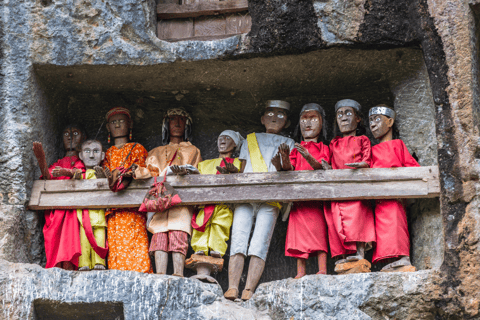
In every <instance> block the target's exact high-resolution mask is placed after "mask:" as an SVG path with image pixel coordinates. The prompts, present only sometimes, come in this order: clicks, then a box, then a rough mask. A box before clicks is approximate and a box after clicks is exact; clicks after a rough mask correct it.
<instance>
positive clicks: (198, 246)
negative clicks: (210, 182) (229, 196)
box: [187, 130, 244, 282]
mask: <svg viewBox="0 0 480 320" xmlns="http://www.w3.org/2000/svg"><path fill="white" fill-rule="evenodd" d="M243 140H244V138H243V137H242V136H241V135H240V133H238V132H235V131H232V130H225V131H223V132H222V133H220V135H219V136H218V140H217V146H218V153H219V157H218V158H216V159H210V160H204V161H202V162H200V163H199V164H198V171H200V174H230V173H238V172H239V171H240V167H241V161H240V159H238V158H232V154H233V152H234V151H239V150H240V148H241V147H242V143H243ZM232 222H233V212H232V209H231V208H230V206H229V205H226V204H217V205H214V204H213V205H205V206H203V207H202V208H201V209H200V211H199V212H198V214H194V215H193V217H192V227H193V231H192V240H191V245H192V248H193V250H194V251H195V254H194V255H192V256H191V257H190V258H189V259H188V260H187V267H191V268H193V269H196V271H197V275H196V276H193V277H194V278H196V279H199V280H202V281H209V282H216V280H215V279H214V278H212V277H211V276H210V273H211V271H215V270H217V269H218V268H219V266H222V267H223V259H222V257H223V256H224V255H225V252H226V251H227V241H228V239H229V237H230V227H231V226H232ZM207 256H210V257H211V258H210V259H208V258H205V257H207Z"/></svg>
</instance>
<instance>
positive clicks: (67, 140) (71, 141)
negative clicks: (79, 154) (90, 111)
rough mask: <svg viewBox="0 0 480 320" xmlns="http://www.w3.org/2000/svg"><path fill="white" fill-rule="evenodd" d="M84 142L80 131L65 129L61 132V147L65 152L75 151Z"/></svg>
mask: <svg viewBox="0 0 480 320" xmlns="http://www.w3.org/2000/svg"><path fill="white" fill-rule="evenodd" d="M83 140H84V137H83V135H82V131H81V130H80V129H77V128H74V127H73V128H67V129H65V131H63V147H64V148H65V150H77V148H79V147H80V144H81V143H82V141H83Z"/></svg>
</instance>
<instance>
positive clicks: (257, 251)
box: [224, 100, 295, 300]
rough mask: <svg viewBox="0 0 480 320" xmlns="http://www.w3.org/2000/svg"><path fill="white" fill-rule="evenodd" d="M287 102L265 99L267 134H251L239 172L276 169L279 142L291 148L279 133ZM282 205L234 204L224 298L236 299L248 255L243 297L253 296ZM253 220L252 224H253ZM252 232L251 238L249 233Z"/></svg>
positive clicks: (242, 152)
mask: <svg viewBox="0 0 480 320" xmlns="http://www.w3.org/2000/svg"><path fill="white" fill-rule="evenodd" d="M289 111H290V104H289V103H288V102H285V101H280V100H270V101H268V102H267V105H266V109H265V112H264V114H263V116H262V118H261V122H262V124H263V125H264V126H265V129H266V133H251V134H249V135H248V136H247V139H246V143H244V144H243V145H242V148H241V150H240V156H239V158H240V160H241V161H242V170H241V172H245V173H248V172H272V171H273V172H275V171H276V168H275V166H274V164H272V158H273V157H274V156H275V155H276V154H277V152H278V148H279V147H280V145H281V144H282V143H286V144H287V145H288V146H289V147H290V148H291V149H293V147H294V144H295V141H293V139H290V138H287V137H284V136H281V135H279V133H280V132H281V131H282V130H283V129H284V128H286V127H288V125H289V120H288V112H289ZM281 208H282V204H280V203H279V202H263V203H245V204H240V205H237V206H236V208H235V213H234V216H233V225H232V241H231V246H230V261H229V267H228V285H229V288H228V290H227V292H225V295H224V296H225V298H227V299H230V300H235V299H237V297H238V285H239V283H240V278H241V276H242V272H243V266H244V262H245V257H246V256H247V254H248V255H249V256H250V265H249V269H248V276H247V282H246V284H245V289H244V290H243V292H242V299H243V300H248V299H250V298H251V297H252V295H253V293H254V292H255V288H256V287H257V284H258V281H259V280H260V277H261V276H262V273H263V269H264V268H265V259H266V258H267V253H268V248H269V247H270V240H271V238H272V235H273V230H274V228H275V223H276V221H277V217H278V215H279V213H280V210H281ZM254 221H255V223H254ZM252 227H253V235H252V237H251V240H250V232H251V231H252Z"/></svg>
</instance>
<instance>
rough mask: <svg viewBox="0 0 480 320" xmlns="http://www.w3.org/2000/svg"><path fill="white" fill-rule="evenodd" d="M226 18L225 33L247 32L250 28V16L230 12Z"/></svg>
mask: <svg viewBox="0 0 480 320" xmlns="http://www.w3.org/2000/svg"><path fill="white" fill-rule="evenodd" d="M226 19H227V30H226V33H227V34H239V33H248V32H250V30H251V29H252V17H251V16H250V15H249V14H248V13H247V14H241V13H238V14H230V15H228V16H227V17H226Z"/></svg>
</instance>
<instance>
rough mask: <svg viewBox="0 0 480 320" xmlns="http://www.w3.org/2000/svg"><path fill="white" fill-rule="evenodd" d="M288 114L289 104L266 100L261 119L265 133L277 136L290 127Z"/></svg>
mask: <svg viewBox="0 0 480 320" xmlns="http://www.w3.org/2000/svg"><path fill="white" fill-rule="evenodd" d="M289 112H290V103H288V102H286V101H282V100H268V101H267V104H266V106H265V112H264V113H263V116H262V119H261V121H262V124H263V125H264V126H265V129H266V131H267V133H273V134H277V133H280V132H281V131H282V130H283V129H285V128H288V127H289V126H290V120H288V113H289Z"/></svg>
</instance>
